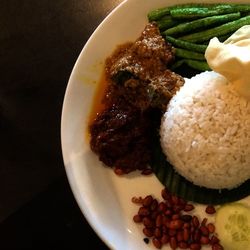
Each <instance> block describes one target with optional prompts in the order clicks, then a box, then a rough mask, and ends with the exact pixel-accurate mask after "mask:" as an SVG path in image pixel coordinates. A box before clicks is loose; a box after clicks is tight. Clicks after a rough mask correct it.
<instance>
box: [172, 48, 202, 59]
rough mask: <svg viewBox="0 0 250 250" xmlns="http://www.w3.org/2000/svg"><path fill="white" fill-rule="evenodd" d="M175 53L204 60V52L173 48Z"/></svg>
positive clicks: (182, 56) (179, 55)
mask: <svg viewBox="0 0 250 250" xmlns="http://www.w3.org/2000/svg"><path fill="white" fill-rule="evenodd" d="M175 55H176V56H177V57H181V58H187V59H195V60H199V61H204V60H205V57H204V54H202V53H198V52H193V51H190V50H186V49H180V48H175Z"/></svg>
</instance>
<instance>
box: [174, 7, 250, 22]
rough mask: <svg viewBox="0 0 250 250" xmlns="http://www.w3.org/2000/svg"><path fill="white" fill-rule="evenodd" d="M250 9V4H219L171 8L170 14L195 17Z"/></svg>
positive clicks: (187, 17)
mask: <svg viewBox="0 0 250 250" xmlns="http://www.w3.org/2000/svg"><path fill="white" fill-rule="evenodd" d="M248 11H250V5H249V4H218V5H213V6H204V7H202V6H201V7H183V8H172V9H170V15H171V16H172V17H173V18H176V19H194V18H202V17H208V16H216V15H222V14H229V13H235V12H248Z"/></svg>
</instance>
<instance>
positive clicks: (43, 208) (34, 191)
mask: <svg viewBox="0 0 250 250" xmlns="http://www.w3.org/2000/svg"><path fill="white" fill-rule="evenodd" d="M120 2H122V0H88V1H86V0H1V3H0V30H1V31H0V72H1V73H0V150H1V153H0V198H1V201H0V249H27V248H32V249H34V248H35V249H36V248H43V249H54V248H56V249H60V248H69V247H71V248H72V249H76V248H78V249H85V248H86V244H87V243H88V244H90V245H91V248H89V249H108V248H107V246H105V244H104V243H103V242H102V241H101V239H100V238H98V236H97V235H96V233H95V232H94V231H93V230H92V229H91V227H90V226H89V225H88V223H87V221H86V218H84V217H83V215H82V213H81V212H80V209H79V208H78V205H77V204H76V202H75V199H74V197H73V195H72V192H71V189H70V186H69V184H68V180H67V177H66V173H65V169H64V165H63V160H62V154H61V144H60V119H61V110H62V104H63V98H64V93H65V89H66V86H67V82H68V79H69V76H70V73H71V70H72V68H73V66H74V63H75V61H76V59H77V57H78V55H79V53H80V51H81V50H82V48H83V46H84V44H85V43H86V41H87V40H88V38H89V36H90V35H91V33H92V32H93V31H94V29H95V28H96V27H97V26H98V25H99V24H100V22H101V21H102V20H103V18H104V17H105V16H106V15H107V14H108V13H109V12H110V11H111V10H112V9H113V8H114V7H115V6H117V5H118V4H119V3H120Z"/></svg>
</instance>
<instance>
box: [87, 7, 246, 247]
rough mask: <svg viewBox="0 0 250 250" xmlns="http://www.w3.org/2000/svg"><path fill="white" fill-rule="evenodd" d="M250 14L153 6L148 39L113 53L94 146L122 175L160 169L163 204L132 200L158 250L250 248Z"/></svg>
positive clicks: (92, 129)
mask: <svg viewBox="0 0 250 250" xmlns="http://www.w3.org/2000/svg"><path fill="white" fill-rule="evenodd" d="M249 12H250V5H244V4H184V5H175V6H170V7H165V8H160V9H156V10H152V11H151V12H149V13H148V23H147V24H146V26H145V27H144V29H143V30H142V32H141V34H140V36H138V38H137V39H136V40H135V41H133V42H128V43H125V44H122V45H119V46H118V47H117V48H116V49H115V50H114V52H113V53H112V54H111V55H110V56H109V57H108V58H107V59H106V62H105V79H106V82H107V87H106V89H105V92H104V94H103V104H104V105H103V108H102V109H100V110H99V111H98V113H97V115H96V118H95V119H94V120H93V121H91V123H90V126H89V131H90V147H91V149H92V150H93V152H95V153H96V154H97V155H98V157H99V159H100V161H101V162H103V163H104V165H105V166H109V167H111V168H113V169H114V172H115V173H116V174H118V175H123V174H128V173H130V172H132V171H138V170H139V171H140V172H141V173H142V174H145V175H147V174H151V173H154V174H155V175H156V176H157V178H158V179H159V180H160V181H161V183H162V184H163V185H164V186H165V188H164V189H163V190H162V193H161V194H162V201H158V200H157V199H155V198H154V197H153V196H152V195H148V196H146V197H144V198H142V197H133V198H132V202H133V203H136V204H138V205H139V209H138V213H137V214H136V215H135V216H134V218H133V220H134V222H136V223H139V224H142V225H143V226H144V228H143V233H144V235H145V238H144V241H145V243H149V242H150V239H152V244H153V245H154V246H155V247H156V248H162V247H163V246H164V245H169V246H170V248H171V249H177V248H178V249H193V250H198V249H201V248H202V247H203V246H210V247H211V249H213V250H219V249H226V250H241V249H242V250H247V249H250V208H249V207H248V205H247V203H249V202H247V196H248V195H249V194H250V188H249V187H250V186H249V185H250V15H249ZM243 199H244V201H245V202H242V200H243ZM236 201H238V202H236ZM196 204H203V205H204V211H205V213H206V214H207V217H201V216H200V215H199V213H197V212H196V210H195V205H196Z"/></svg>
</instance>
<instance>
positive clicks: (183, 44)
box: [165, 36, 207, 53]
mask: <svg viewBox="0 0 250 250" xmlns="http://www.w3.org/2000/svg"><path fill="white" fill-rule="evenodd" d="M165 39H166V40H167V41H168V42H170V43H171V44H172V45H173V46H174V47H177V48H182V49H187V50H191V51H195V52H200V53H205V51H206V48H207V45H203V44H195V43H190V42H187V41H182V40H179V39H175V38H173V37H171V36H166V37H165Z"/></svg>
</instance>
